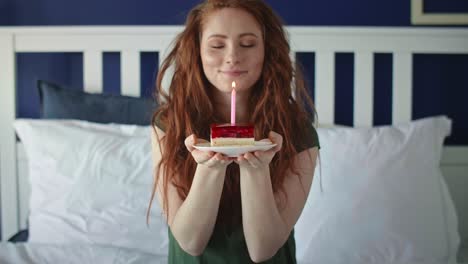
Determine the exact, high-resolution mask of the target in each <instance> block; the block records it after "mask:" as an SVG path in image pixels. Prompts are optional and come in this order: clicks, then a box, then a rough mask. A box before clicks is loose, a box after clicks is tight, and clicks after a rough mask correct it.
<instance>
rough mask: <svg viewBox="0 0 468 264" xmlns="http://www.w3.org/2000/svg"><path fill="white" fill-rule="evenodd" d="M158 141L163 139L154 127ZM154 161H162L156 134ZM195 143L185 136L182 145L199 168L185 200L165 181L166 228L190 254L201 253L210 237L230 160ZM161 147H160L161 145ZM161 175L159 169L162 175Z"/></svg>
mask: <svg viewBox="0 0 468 264" xmlns="http://www.w3.org/2000/svg"><path fill="white" fill-rule="evenodd" d="M156 130H157V133H158V136H159V138H161V137H162V136H163V133H164V132H162V131H161V130H159V129H158V128H156ZM152 142H153V144H152V145H153V160H154V162H155V164H158V163H159V162H160V161H161V153H162V151H163V150H162V151H161V149H160V147H159V144H158V142H157V138H156V135H154V133H153V135H152ZM195 142H196V138H195V137H194V136H191V137H188V138H187V140H186V142H185V144H186V146H187V148H188V150H189V151H190V152H191V153H192V156H193V157H194V158H195V160H196V161H197V163H198V165H197V168H196V172H195V175H194V178H193V182H192V186H191V188H190V191H189V193H188V195H187V198H186V199H185V201H182V200H181V199H180V197H179V195H178V194H177V189H176V187H175V186H174V185H173V184H172V183H171V182H168V186H167V188H168V190H167V199H168V207H169V210H168V211H169V214H168V215H166V220H167V222H168V225H169V228H170V229H171V231H172V234H173V235H174V237H175V239H176V240H177V242H178V243H179V245H180V247H181V248H182V249H183V250H184V251H186V252H187V253H188V254H191V255H200V254H201V253H203V251H204V249H205V247H206V245H207V244H208V241H209V240H210V238H211V235H212V233H213V229H214V226H215V223H216V218H217V215H218V208H219V201H220V198H221V193H222V190H223V186H224V177H225V174H226V167H227V165H228V164H229V163H230V161H229V160H228V159H227V158H226V157H224V156H222V155H219V154H216V155H215V154H214V153H204V152H200V151H198V150H195V149H194V148H193V145H194V144H195ZM161 148H163V146H161ZM160 173H162V170H161V172H160ZM163 177H164V175H162V177H159V180H158V185H157V188H158V190H157V196H158V201H159V203H160V205H161V207H162V204H163V201H164V200H163V199H164V198H163V195H162V193H163V190H162V186H163Z"/></svg>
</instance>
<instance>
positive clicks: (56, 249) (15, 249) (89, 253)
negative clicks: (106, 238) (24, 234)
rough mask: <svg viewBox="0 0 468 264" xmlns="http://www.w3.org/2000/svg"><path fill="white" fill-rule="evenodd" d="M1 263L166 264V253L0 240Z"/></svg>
mask: <svg viewBox="0 0 468 264" xmlns="http://www.w3.org/2000/svg"><path fill="white" fill-rule="evenodd" d="M0 263H1V264H25V263H28V264H29V263H34V264H36V263H37V264H39V263H40V264H49V263H50V264H57V263H61V264H75V263H76V264H94V263H98V264H120V263H122V264H123V263H125V264H130V263H131V264H138V263H142V264H146V263H154V264H163V263H164V264H166V263H167V256H161V255H153V254H148V253H144V252H141V251H137V250H131V249H125V248H118V247H108V246H99V245H90V244H75V245H52V244H39V243H16V244H15V243H7V242H2V243H0Z"/></svg>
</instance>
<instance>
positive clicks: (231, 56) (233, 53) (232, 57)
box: [226, 46, 240, 65]
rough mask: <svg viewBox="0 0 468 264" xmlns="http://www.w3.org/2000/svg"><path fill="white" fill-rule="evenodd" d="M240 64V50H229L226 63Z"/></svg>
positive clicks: (232, 48)
mask: <svg viewBox="0 0 468 264" xmlns="http://www.w3.org/2000/svg"><path fill="white" fill-rule="evenodd" d="M239 62H240V54H239V49H238V48H237V47H233V46H231V47H230V48H229V49H228V52H227V55H226V63H227V64H231V65H235V64H238V63H239Z"/></svg>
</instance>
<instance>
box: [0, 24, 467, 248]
mask: <svg viewBox="0 0 468 264" xmlns="http://www.w3.org/2000/svg"><path fill="white" fill-rule="evenodd" d="M181 30H182V27H180V26H147V27H143V26H138V27H94V26H93V27H0V106H1V111H0V125H1V126H0V128H1V129H0V185H1V189H0V197H1V207H0V209H1V230H2V240H7V239H8V238H9V237H10V236H11V235H13V234H15V233H16V232H17V231H18V230H20V229H22V228H25V227H26V219H27V213H28V203H29V201H28V200H29V191H30V189H29V188H30V187H29V184H28V181H27V160H26V156H25V153H24V150H23V149H22V146H21V143H19V142H17V141H16V136H15V132H14V129H13V126H12V122H13V121H14V120H15V118H16V72H15V71H16V58H15V56H16V54H17V53H21V52H82V53H83V67H84V68H83V73H84V74H83V75H84V87H85V89H86V91H88V92H94V93H100V92H102V82H103V77H102V76H103V70H102V64H103V52H120V55H121V93H122V94H124V95H130V96H140V90H139V87H140V52H159V58H160V61H161V60H162V58H164V56H165V52H166V51H167V48H168V47H169V46H170V45H171V41H172V40H173V38H174V37H175V36H176V34H177V33H178V32H180V31H181ZM287 31H288V32H289V35H290V42H291V47H292V50H293V52H292V54H291V57H292V58H295V56H294V55H295V54H294V53H295V52H314V53H315V60H316V61H315V63H316V64H315V65H316V66H315V69H316V73H315V75H316V78H315V87H316V88H315V96H314V98H315V103H316V107H317V112H318V115H319V119H320V123H321V124H334V98H335V88H334V74H335V65H334V64H335V57H334V56H335V53H337V52H350V53H354V69H355V71H354V87H355V88H354V89H355V90H354V111H353V115H354V126H356V127H358V126H371V125H372V124H373V116H372V115H373V89H374V87H373V65H374V56H373V54H374V53H391V54H393V102H392V123H393V124H396V123H399V122H403V121H409V120H411V116H412V113H411V109H412V105H411V104H412V78H413V74H412V58H413V57H412V54H413V53H418V54H420V53H427V54H468V30H467V29H447V28H444V29H441V28H382V27H379V28H365V27H346V28H345V27H287ZM441 169H442V171H443V174H444V177H445V180H446V181H447V183H448V185H449V189H450V191H451V194H452V197H453V199H454V201H455V206H456V209H457V211H458V214H459V222H460V227H459V230H460V233H461V238H462V239H465V240H468V198H467V196H468V191H466V189H465V186H468V173H467V171H468V146H446V147H444V152H443V158H442V163H441Z"/></svg>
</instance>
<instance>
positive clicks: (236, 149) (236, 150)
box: [194, 141, 276, 157]
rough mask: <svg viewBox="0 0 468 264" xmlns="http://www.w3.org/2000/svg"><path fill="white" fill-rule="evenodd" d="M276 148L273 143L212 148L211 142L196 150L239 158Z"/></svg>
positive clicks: (259, 142)
mask: <svg viewBox="0 0 468 264" xmlns="http://www.w3.org/2000/svg"><path fill="white" fill-rule="evenodd" d="M274 146H276V144H273V143H271V142H266V141H255V142H254V145H250V146H214V147H212V146H211V143H210V142H207V143H200V144H197V145H195V146H194V148H196V149H198V150H201V151H213V152H219V153H222V154H224V155H226V156H228V157H237V156H239V155H240V154H244V153H247V152H253V151H257V150H262V151H265V150H269V149H271V148H272V147H274Z"/></svg>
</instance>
